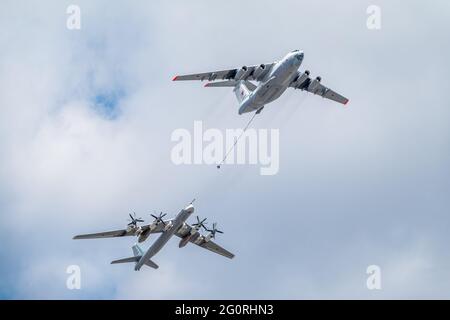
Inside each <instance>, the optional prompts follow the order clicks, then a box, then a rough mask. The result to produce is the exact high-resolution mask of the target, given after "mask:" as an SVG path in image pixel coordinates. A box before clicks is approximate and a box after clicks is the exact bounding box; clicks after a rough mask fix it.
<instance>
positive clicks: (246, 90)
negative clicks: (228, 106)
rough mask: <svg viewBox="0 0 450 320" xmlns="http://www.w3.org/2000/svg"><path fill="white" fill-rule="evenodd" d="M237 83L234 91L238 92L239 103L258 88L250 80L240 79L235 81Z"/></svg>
mask: <svg viewBox="0 0 450 320" xmlns="http://www.w3.org/2000/svg"><path fill="white" fill-rule="evenodd" d="M235 82H236V85H235V86H234V93H235V94H236V98H237V99H238V101H239V103H241V102H242V101H244V100H245V99H246V98H247V97H248V96H249V95H250V94H251V93H252V91H254V90H255V89H256V86H255V85H254V84H253V83H251V82H250V81H246V80H240V81H235Z"/></svg>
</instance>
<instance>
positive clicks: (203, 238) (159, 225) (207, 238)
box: [74, 201, 234, 271]
mask: <svg viewBox="0 0 450 320" xmlns="http://www.w3.org/2000/svg"><path fill="white" fill-rule="evenodd" d="M193 202H194V201H192V202H191V203H190V204H189V205H188V206H187V207H186V208H184V209H182V210H181V211H180V213H178V215H177V216H176V217H175V218H174V219H168V220H163V218H164V216H166V214H165V213H164V214H163V213H162V212H161V213H160V214H159V215H158V216H156V215H153V214H152V215H151V216H152V217H153V218H154V221H153V222H152V223H151V224H147V225H142V226H138V222H144V220H142V218H136V214H135V213H134V215H131V214H130V220H129V221H130V223H128V225H127V228H126V229H122V230H114V231H106V232H99V233H90V234H82V235H77V236H75V237H74V239H98V238H115V237H125V236H136V237H137V238H138V242H139V243H140V242H143V241H145V240H146V239H147V238H148V237H149V235H150V234H153V233H160V234H161V235H160V236H159V238H158V239H156V241H155V242H154V243H153V244H152V245H151V246H150V248H149V249H148V250H147V251H146V252H144V251H143V250H142V249H141V247H140V246H139V245H138V244H135V245H134V246H133V247H132V250H133V257H129V258H124V259H119V260H114V261H112V262H111V264H116V263H133V262H134V263H135V267H134V270H136V271H138V270H140V268H141V267H142V266H143V265H144V264H145V265H146V266H149V267H151V268H154V269H157V268H158V265H157V264H156V263H154V262H153V261H152V260H151V258H152V257H153V256H154V255H156V254H157V253H158V252H159V251H160V250H161V249H162V248H163V247H164V245H165V244H166V243H167V242H168V241H169V240H170V238H172V236H173V235H176V236H177V237H179V238H181V240H180V243H179V247H180V248H182V247H184V246H186V244H188V243H189V242H191V243H194V244H196V245H198V246H200V247H202V248H205V249H207V250H210V251H212V252H214V253H217V254H220V255H222V256H224V257H227V258H230V259H232V258H233V257H234V254H232V253H231V252H229V251H227V250H225V249H224V248H222V247H221V246H219V245H218V244H216V243H215V242H214V241H212V239H214V238H215V235H216V233H223V232H222V231H220V230H218V229H217V223H213V226H212V229H208V228H207V227H206V222H205V221H206V219H203V220H200V218H199V217H198V216H197V222H196V223H194V224H192V225H189V224H188V223H186V220H187V219H188V218H189V217H190V216H191V214H192V213H193V212H194V206H193V205H192V203H193ZM202 228H203V229H204V230H205V231H208V234H207V235H202V234H200V229H202Z"/></svg>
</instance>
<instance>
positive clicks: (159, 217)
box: [151, 211, 167, 225]
mask: <svg viewBox="0 0 450 320" xmlns="http://www.w3.org/2000/svg"><path fill="white" fill-rule="evenodd" d="M166 215H167V213H162V211H161V213H160V214H159V215H158V216H155V215H154V214H151V216H152V217H153V218H155V222H156V224H159V223H162V224H163V225H166V223H165V222H164V220H163V219H162V218H164V217H165V216H166Z"/></svg>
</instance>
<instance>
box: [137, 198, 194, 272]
mask: <svg viewBox="0 0 450 320" xmlns="http://www.w3.org/2000/svg"><path fill="white" fill-rule="evenodd" d="M193 212H194V207H193V206H192V204H191V205H189V206H187V207H186V208H184V209H183V210H181V211H180V213H179V214H178V215H177V216H176V218H175V219H174V220H173V225H172V227H170V228H169V229H168V230H165V231H163V232H162V234H161V235H160V236H159V238H158V239H156V241H155V242H154V243H153V244H152V246H151V247H150V248H149V249H148V250H147V252H146V253H145V254H144V255H143V256H142V257H141V258H140V259H139V261H138V262H137V263H136V265H135V267H134V269H135V270H136V271H138V270H139V269H140V268H141V267H142V266H143V265H144V264H145V262H146V261H147V260H150V259H151V258H152V257H153V256H154V255H155V254H157V253H158V252H159V251H160V250H161V249H162V247H164V245H165V244H166V243H167V242H168V241H169V240H170V238H172V236H173V235H174V234H175V232H177V231H178V229H179V228H180V227H181V226H183V224H184V222H185V221H186V220H187V219H188V218H189V216H190V215H191V214H192V213H193Z"/></svg>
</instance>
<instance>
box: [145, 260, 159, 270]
mask: <svg viewBox="0 0 450 320" xmlns="http://www.w3.org/2000/svg"><path fill="white" fill-rule="evenodd" d="M145 265H147V266H149V267H150V268H153V269H158V268H159V267H158V265H157V264H156V263H154V262H153V261H152V260H150V259H149V260H147V261H146V262H145Z"/></svg>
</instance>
